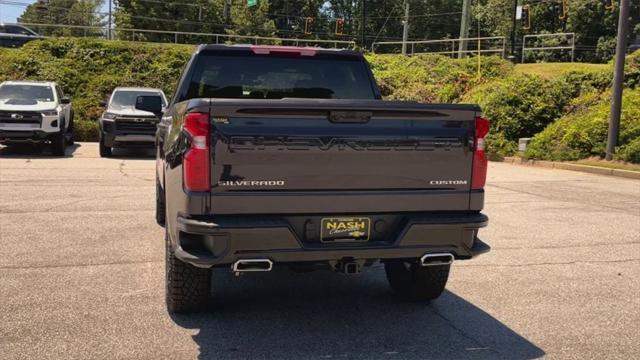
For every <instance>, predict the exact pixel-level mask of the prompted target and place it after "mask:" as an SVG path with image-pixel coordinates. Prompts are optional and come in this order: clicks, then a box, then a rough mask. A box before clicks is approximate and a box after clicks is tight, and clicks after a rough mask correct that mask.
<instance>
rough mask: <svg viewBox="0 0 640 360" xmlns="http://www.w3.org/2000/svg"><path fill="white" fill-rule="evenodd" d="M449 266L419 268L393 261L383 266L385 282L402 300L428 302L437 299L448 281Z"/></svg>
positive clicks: (416, 265) (412, 264) (414, 264)
mask: <svg viewBox="0 0 640 360" xmlns="http://www.w3.org/2000/svg"><path fill="white" fill-rule="evenodd" d="M450 268H451V265H438V266H420V264H418V263H408V262H404V261H399V260H394V261H388V262H385V264H384V269H385V272H386V273H387V280H389V285H391V288H392V289H393V291H394V292H395V293H396V294H397V295H398V296H399V297H400V298H401V299H403V300H408V301H429V300H433V299H436V298H437V297H439V296H440V295H441V294H442V292H443V291H444V288H445V286H446V285H447V280H448V279H449V270H450Z"/></svg>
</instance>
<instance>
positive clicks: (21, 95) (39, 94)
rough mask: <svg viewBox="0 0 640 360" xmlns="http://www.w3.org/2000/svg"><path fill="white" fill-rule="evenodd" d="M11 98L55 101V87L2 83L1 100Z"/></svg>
mask: <svg viewBox="0 0 640 360" xmlns="http://www.w3.org/2000/svg"><path fill="white" fill-rule="evenodd" d="M9 99H20V100H35V101H53V99H54V97H53V88H52V87H51V86H43V85H18V84H4V85H0V100H9Z"/></svg>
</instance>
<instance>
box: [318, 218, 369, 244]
mask: <svg viewBox="0 0 640 360" xmlns="http://www.w3.org/2000/svg"><path fill="white" fill-rule="evenodd" d="M370 227H371V219H369V218H366V217H358V218H342V217H340V218H324V219H322V225H321V230H320V240H321V241H323V242H336V241H367V240H369V234H370Z"/></svg>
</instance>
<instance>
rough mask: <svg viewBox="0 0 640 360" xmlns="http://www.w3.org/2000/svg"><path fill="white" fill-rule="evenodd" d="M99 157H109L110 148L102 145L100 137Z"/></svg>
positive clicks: (102, 139) (102, 141) (102, 140)
mask: <svg viewBox="0 0 640 360" xmlns="http://www.w3.org/2000/svg"><path fill="white" fill-rule="evenodd" d="M100 157H111V147H110V146H106V145H105V144H104V138H103V137H102V136H100Z"/></svg>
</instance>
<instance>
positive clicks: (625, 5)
mask: <svg viewBox="0 0 640 360" xmlns="http://www.w3.org/2000/svg"><path fill="white" fill-rule="evenodd" d="M628 27H629V0H620V15H619V17H618V39H617V40H618V41H617V43H616V60H615V67H614V69H613V94H612V96H611V112H610V115H609V136H608V139H607V152H606V154H605V159H607V160H613V154H615V152H616V145H618V134H619V133H620V110H621V108H622V85H623V84H622V83H623V80H624V60H625V55H626V52H627V30H628V29H627V28H628Z"/></svg>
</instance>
